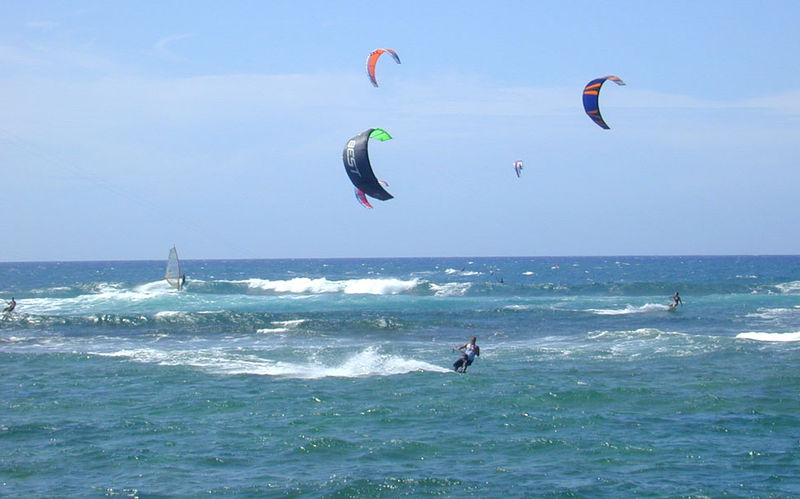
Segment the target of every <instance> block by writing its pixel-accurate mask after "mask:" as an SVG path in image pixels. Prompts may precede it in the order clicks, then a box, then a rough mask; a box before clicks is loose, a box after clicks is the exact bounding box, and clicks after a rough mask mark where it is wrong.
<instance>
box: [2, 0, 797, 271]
mask: <svg viewBox="0 0 800 499" xmlns="http://www.w3.org/2000/svg"><path fill="white" fill-rule="evenodd" d="M798 26H800V3H798V2H796V1H785V2H780V1H764V2H755V1H754V2H738V1H705V2H702V1H701V2H696V1H673V2H666V3H665V2H647V1H630V2H627V1H614V0H608V1H604V2H578V1H575V2H557V1H552V2H534V1H498V2H492V3H491V4H488V3H486V2H485V1H452V2H450V1H441V2H421V1H420V2H393V3H387V4H384V5H381V4H379V3H375V2H323V1H319V2H302V1H297V2H268V1H254V2H235V1H234V2H202V1H192V2H184V1H180V2H178V1H158V2H155V1H153V2H149V1H142V2H102V1H91V2H79V1H75V2H44V1H41V2H40V1H32V2H31V1H4V2H2V3H0V172H2V186H3V190H2V195H0V210H1V211H2V217H1V218H0V231H2V233H3V237H2V238H0V260H2V261H22V260H25V261H35V260H117V259H149V258H166V254H167V251H168V249H169V248H170V247H171V246H172V245H173V244H176V245H177V246H178V248H179V250H180V251H181V254H182V256H183V257H184V258H273V257H275V258H282V257H297V258H304V257H370V256H497V255H532V256H536V255H631V254H636V255H641V254H658V255H660V254H771V253H778V254H797V253H798V248H799V247H800V230H798V221H797V216H796V215H797V213H798V209H797V204H798V201H797V199H798V193H800V168H798V167H800V164H799V163H800V70H799V69H798V64H797V54H798V53H800V35H798V34H797V33H798V28H797V27H798ZM380 47H390V48H394V49H395V50H397V52H398V54H399V56H400V58H401V60H402V64H401V65H396V64H394V63H393V62H392V61H391V60H390V59H388V58H386V60H381V61H380V62H379V64H378V81H379V83H380V85H381V86H380V87H379V88H373V87H372V86H371V85H370V83H369V80H368V78H367V76H366V74H365V69H364V64H365V59H366V56H367V55H368V54H369V52H370V51H371V50H373V49H376V48H380ZM608 74H615V75H618V76H620V77H621V78H622V79H623V80H624V81H625V82H626V83H627V85H626V86H624V87H617V86H616V85H613V84H608V85H606V86H604V88H603V91H602V94H601V107H602V110H603V115H604V117H605V118H606V121H607V122H608V123H609V125H610V126H611V129H610V130H602V129H600V128H599V127H597V126H596V125H595V124H594V123H592V121H591V120H590V119H589V118H588V117H587V116H586V115H585V114H584V112H583V108H582V104H581V91H582V89H583V86H584V85H585V84H586V83H587V82H588V81H589V80H591V79H593V78H596V77H599V76H603V75H608ZM370 127H380V128H384V129H386V130H387V131H389V133H391V134H392V135H393V137H394V139H393V140H391V141H388V142H384V143H373V144H371V145H370V156H371V160H372V164H373V166H374V168H375V171H376V173H377V175H378V177H379V178H382V179H385V180H386V181H388V182H389V188H388V190H389V192H391V193H392V194H393V195H394V196H395V199H393V200H390V201H387V202H381V201H375V202H374V203H373V205H374V206H375V209H374V210H366V209H364V208H362V207H361V206H360V205H359V204H358V203H357V201H356V200H355V198H354V196H353V189H352V186H351V184H350V183H349V180H348V178H347V175H346V174H345V171H344V167H343V165H342V161H341V153H342V148H343V147H344V145H345V143H346V141H347V140H348V139H349V138H350V137H352V136H354V135H356V134H358V133H360V132H362V131H363V130H365V129H367V128H370ZM517 159H522V160H524V161H525V164H526V170H525V172H524V174H523V177H522V178H520V179H517V178H516V176H515V175H514V171H513V167H512V162H513V161H514V160H517Z"/></svg>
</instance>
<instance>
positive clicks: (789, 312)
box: [745, 308, 800, 320]
mask: <svg viewBox="0 0 800 499" xmlns="http://www.w3.org/2000/svg"><path fill="white" fill-rule="evenodd" d="M796 315H800V309H798V308H759V309H758V310H757V311H755V312H751V313H749V314H747V315H745V317H748V318H755V319H767V320H771V319H778V318H785V317H792V316H796Z"/></svg>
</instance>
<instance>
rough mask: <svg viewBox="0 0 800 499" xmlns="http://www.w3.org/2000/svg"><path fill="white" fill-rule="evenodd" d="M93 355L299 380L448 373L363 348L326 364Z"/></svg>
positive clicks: (161, 353) (209, 355)
mask: <svg viewBox="0 0 800 499" xmlns="http://www.w3.org/2000/svg"><path fill="white" fill-rule="evenodd" d="M95 355H101V356H106V357H123V358H129V359H130V360H132V361H134V362H142V363H153V364H159V365H165V366H189V367H196V368H200V369H203V370H205V371H208V372H211V373H214V374H228V375H241V374H253V375H259V376H281V377H288V378H301V379H320V378H329V377H337V378H361V377H369V376H391V375H398V374H407V373H411V372H423V371H425V372H436V373H449V372H450V369H447V368H444V367H440V366H437V365H434V364H430V363H428V362H424V361H420V360H414V359H406V358H404V357H400V356H396V355H386V354H381V353H379V352H378V351H377V349H375V348H372V347H370V348H366V349H364V350H362V351H361V352H358V353H356V354H354V355H352V356H350V357H348V358H347V359H345V360H344V362H342V363H341V364H338V365H326V364H325V363H323V362H321V361H319V360H310V361H307V362H285V361H276V360H271V359H264V358H261V357H257V356H253V355H241V354H237V353H232V352H229V351H225V350H221V349H211V350H191V351H165V350H158V349H154V348H139V349H127V350H118V351H115V352H99V353H95Z"/></svg>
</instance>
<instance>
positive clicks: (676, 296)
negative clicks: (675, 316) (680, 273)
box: [669, 291, 683, 309]
mask: <svg viewBox="0 0 800 499" xmlns="http://www.w3.org/2000/svg"><path fill="white" fill-rule="evenodd" d="M678 305H683V301H681V295H679V294H678V292H677V291H675V294H674V295H672V305H670V306H669V308H670V309H673V308H676V307H677V306H678Z"/></svg>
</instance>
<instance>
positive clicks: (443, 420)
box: [0, 251, 800, 497]
mask: <svg viewBox="0 0 800 499" xmlns="http://www.w3.org/2000/svg"><path fill="white" fill-rule="evenodd" d="M165 253H166V251H165ZM165 264H166V262H165V261H130V262H51V263H2V264H0V298H2V299H4V300H5V301H8V300H10V298H11V297H12V296H13V297H15V298H16V301H17V308H16V310H15V311H14V312H13V313H11V314H9V315H7V316H5V317H3V318H2V320H0V496H7V497H30V496H34V497H43V496H46V497H53V496H77V497H102V496H122V497H154V496H184V497H188V496H198V495H212V496H213V495H239V496H255V497H263V496H272V497H318V496H325V497H351V496H368V497H390V496H420V495H440V496H445V497H452V496H459V497H463V496H473V497H525V496H539V495H545V496H550V495H553V496H577V497H620V496H712V497H718V496H760V497H765V496H770V497H798V496H800V472H799V470H800V370H798V366H800V257H798V256H730V257H714V256H712V257H705V256H702V257H701V256H685V257H684V256H681V257H678V256H676V257H627V256H626V257H574V258H570V257H557V258H556V257H553V258H547V257H535V258H397V259H329V260H327V259H308V260H303V259H290V260H230V261H224V260H214V261H199V260H197V261H187V262H184V270H185V271H186V273H187V276H188V278H187V282H186V287H185V289H184V290H183V291H177V290H175V289H172V288H170V287H169V285H168V284H167V283H166V282H165V281H164V280H163V275H164V268H165ZM676 291H677V292H680V295H681V297H682V299H683V302H684V303H683V305H681V306H679V307H678V308H677V310H675V311H669V310H668V304H669V303H670V302H671V296H672V295H673V294H674V293H675V292H676ZM471 336H477V343H478V345H479V346H480V348H481V356H480V357H479V358H478V359H477V360H476V361H475V363H474V364H472V366H471V367H470V368H469V369H468V371H467V372H466V373H464V374H461V373H456V372H454V371H453V370H452V364H453V362H454V361H455V360H457V359H458V357H459V354H458V353H457V352H456V351H455V350H454V349H455V348H456V347H458V346H460V345H462V344H464V343H466V342H467V341H468V340H469V338H470V337H471Z"/></svg>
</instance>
